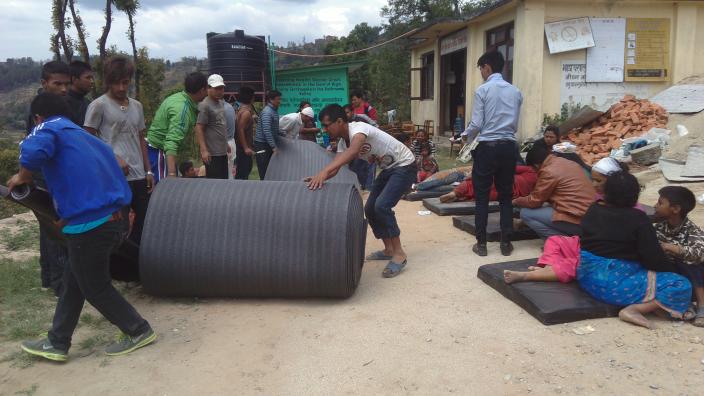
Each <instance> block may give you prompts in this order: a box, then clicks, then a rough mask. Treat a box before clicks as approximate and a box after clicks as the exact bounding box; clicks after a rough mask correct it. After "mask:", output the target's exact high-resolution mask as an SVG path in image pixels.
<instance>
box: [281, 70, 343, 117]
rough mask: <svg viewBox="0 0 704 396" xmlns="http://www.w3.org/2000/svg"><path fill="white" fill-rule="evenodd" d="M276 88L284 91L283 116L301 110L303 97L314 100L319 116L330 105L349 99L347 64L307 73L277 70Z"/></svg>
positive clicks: (314, 108)
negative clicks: (299, 107) (300, 105)
mask: <svg viewBox="0 0 704 396" xmlns="http://www.w3.org/2000/svg"><path fill="white" fill-rule="evenodd" d="M276 89H277V90H279V91H281V106H280V107H279V114H280V115H284V114H288V113H293V112H296V111H298V105H299V103H300V102H301V101H303V100H305V101H308V102H310V103H311V106H312V107H313V111H315V114H316V115H317V114H318V112H320V110H322V109H323V107H325V106H326V105H329V104H332V103H337V104H340V105H343V104H345V103H347V102H349V84H348V80H347V68H346V67H340V68H331V69H328V70H310V71H306V72H298V71H296V72H288V71H286V70H283V71H280V72H278V73H277V78H276Z"/></svg>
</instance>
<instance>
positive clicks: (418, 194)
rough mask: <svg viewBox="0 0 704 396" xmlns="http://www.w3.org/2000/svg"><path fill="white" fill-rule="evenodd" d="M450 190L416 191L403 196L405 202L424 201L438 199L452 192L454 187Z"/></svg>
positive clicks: (450, 187)
mask: <svg viewBox="0 0 704 396" xmlns="http://www.w3.org/2000/svg"><path fill="white" fill-rule="evenodd" d="M448 187H449V188H441V189H438V190H431V191H414V192H411V193H408V194H406V195H404V196H403V199H404V200H405V201H413V202H415V201H422V200H424V199H426V198H438V197H440V196H442V195H445V194H447V193H449V192H451V191H452V186H448Z"/></svg>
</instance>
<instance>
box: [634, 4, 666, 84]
mask: <svg viewBox="0 0 704 396" xmlns="http://www.w3.org/2000/svg"><path fill="white" fill-rule="evenodd" d="M624 47H625V51H626V56H625V61H626V67H625V70H626V72H625V80H626V81H668V80H669V79H670V76H669V74H670V73H669V69H670V20H669V19H667V18H628V19H627V20H626V41H625V45H624Z"/></svg>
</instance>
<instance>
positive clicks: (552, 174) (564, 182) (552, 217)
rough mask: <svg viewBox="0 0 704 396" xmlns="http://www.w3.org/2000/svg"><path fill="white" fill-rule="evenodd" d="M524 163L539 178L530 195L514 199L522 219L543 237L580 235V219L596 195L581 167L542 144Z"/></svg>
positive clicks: (533, 150)
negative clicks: (544, 147)
mask: <svg viewBox="0 0 704 396" xmlns="http://www.w3.org/2000/svg"><path fill="white" fill-rule="evenodd" d="M526 163H527V165H528V166H532V167H533V168H535V169H536V171H537V172H538V180H537V181H536V183H535V188H534V189H533V191H532V192H531V193H530V194H529V195H527V196H525V197H519V198H516V199H514V200H513V206H515V207H518V208H522V209H521V220H522V221H523V222H524V223H525V224H526V225H527V226H528V227H530V228H532V229H533V231H535V232H536V233H537V234H538V236H540V237H541V238H542V239H546V238H548V237H550V236H553V235H568V236H572V235H579V234H580V231H581V230H580V226H579V222H580V220H581V219H582V216H583V215H584V213H586V211H587V209H588V208H589V205H591V204H592V203H593V202H594V197H595V196H596V191H594V187H592V184H591V181H590V180H589V179H588V178H587V176H586V174H585V173H584V171H583V170H582V168H581V167H580V166H579V165H578V164H576V163H575V162H573V161H570V160H567V159H564V158H561V157H557V156H555V155H551V154H550V153H549V152H548V151H547V150H545V149H543V148H541V147H536V148H534V149H531V150H530V151H529V152H528V155H527V156H526ZM546 203H547V204H549V205H548V206H544V205H545V204H546Z"/></svg>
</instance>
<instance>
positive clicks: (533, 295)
mask: <svg viewBox="0 0 704 396" xmlns="http://www.w3.org/2000/svg"><path fill="white" fill-rule="evenodd" d="M536 261H537V259H528V260H519V261H509V262H505V263H497V264H486V265H482V266H481V267H479V270H478V271H477V277H478V278H479V279H481V280H482V281H484V283H486V284H487V285H489V286H491V287H492V288H493V289H495V290H496V291H498V292H499V293H501V294H502V295H503V296H504V297H506V298H507V299H509V300H511V301H513V302H514V303H516V304H518V306H520V307H521V308H523V309H525V310H526V312H528V313H529V314H531V315H532V316H533V317H534V318H536V319H538V320H539V321H540V323H542V324H544V325H553V324H560V323H569V322H576V321H578V320H585V319H598V318H608V317H614V316H618V311H619V310H620V308H619V307H617V306H614V305H609V304H605V303H602V302H600V301H597V300H595V299H594V298H592V297H591V296H590V295H589V294H587V293H586V292H585V291H583V290H582V289H581V288H580V287H579V285H578V284H577V282H571V283H560V282H520V283H514V284H511V285H507V284H506V282H504V270H514V271H526V270H527V269H528V267H529V266H531V265H535V263H536Z"/></svg>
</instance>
